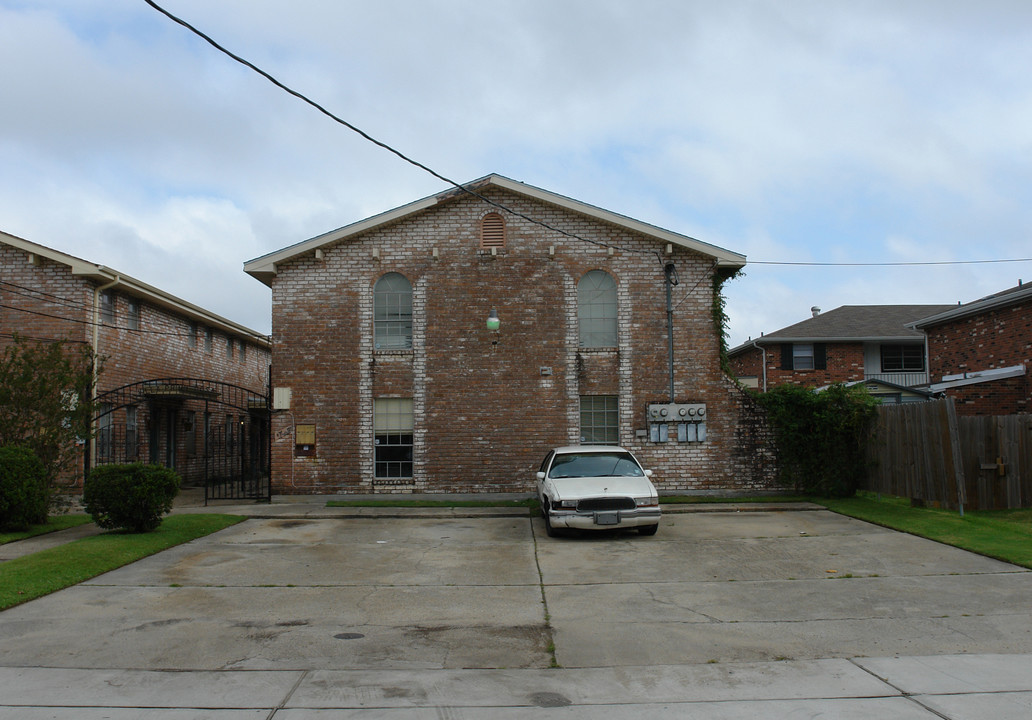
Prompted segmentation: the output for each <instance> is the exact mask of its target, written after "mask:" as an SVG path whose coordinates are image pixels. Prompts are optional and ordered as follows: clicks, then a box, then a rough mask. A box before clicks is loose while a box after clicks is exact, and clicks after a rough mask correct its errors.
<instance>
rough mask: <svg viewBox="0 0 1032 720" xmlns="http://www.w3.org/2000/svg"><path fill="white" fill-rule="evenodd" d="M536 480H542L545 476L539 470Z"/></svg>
mask: <svg viewBox="0 0 1032 720" xmlns="http://www.w3.org/2000/svg"><path fill="white" fill-rule="evenodd" d="M537 479H538V480H544V479H545V474H544V473H543V472H541V471H540V470H538V473H537Z"/></svg>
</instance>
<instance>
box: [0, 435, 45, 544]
mask: <svg viewBox="0 0 1032 720" xmlns="http://www.w3.org/2000/svg"><path fill="white" fill-rule="evenodd" d="M49 506H50V491H49V485H48V483H47V471H46V468H45V467H44V466H43V463H42V462H41V461H40V459H39V458H38V457H36V453H34V452H32V451H31V450H29V449H28V448H24V447H17V446H8V447H2V448H0V529H5V530H23V529H25V528H27V527H28V526H29V525H42V524H43V523H45V522H46V521H47V508H48V507H49Z"/></svg>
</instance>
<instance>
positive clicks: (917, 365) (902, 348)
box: [881, 345, 924, 372]
mask: <svg viewBox="0 0 1032 720" xmlns="http://www.w3.org/2000/svg"><path fill="white" fill-rule="evenodd" d="M881 356H882V372H921V371H923V370H924V348H923V347H922V346H921V345H882V346H881Z"/></svg>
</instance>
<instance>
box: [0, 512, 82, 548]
mask: <svg viewBox="0 0 1032 720" xmlns="http://www.w3.org/2000/svg"><path fill="white" fill-rule="evenodd" d="M88 522H93V521H92V520H91V519H90V516H89V515H51V516H50V517H49V518H47V522H46V524H45V525H33V526H32V527H30V528H29V529H28V530H19V531H17V532H0V545H3V544H4V543H9V542H14V541H15V540H24V539H26V538H30V537H35V536H37V535H46V534H47V533H52V532H57V531H58V530H67V529H68V528H70V527H76V526H77V525H85V524H86V523H88Z"/></svg>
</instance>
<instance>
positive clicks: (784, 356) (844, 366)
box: [728, 305, 952, 402]
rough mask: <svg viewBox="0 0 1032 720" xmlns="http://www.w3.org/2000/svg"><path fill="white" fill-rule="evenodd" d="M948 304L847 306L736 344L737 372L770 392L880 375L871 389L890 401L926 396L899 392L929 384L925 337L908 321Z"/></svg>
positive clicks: (732, 358)
mask: <svg viewBox="0 0 1032 720" xmlns="http://www.w3.org/2000/svg"><path fill="white" fill-rule="evenodd" d="M949 307H952V306H950V305H844V306H843V307H840V308H836V309H835V310H831V311H830V312H826V313H821V312H820V309H819V308H812V312H813V317H811V318H810V319H808V320H804V321H802V322H799V323H796V324H795V325H790V326H788V327H786V328H783V329H781V330H778V331H776V332H772V333H769V334H767V335H763V336H761V337H759V338H757V339H756V340H750V341H749V342H746V343H743V344H742V345H739V346H738V347H736V348H734V349H732V350H731V351H730V352H729V353H728V356H729V358H730V362H731V368H732V370H733V371H734V373H735V375H736V377H738V379H739V380H740V381H742V382H743V383H744V384H746V385H749V386H752V387H755V388H758V389H760V390H762V391H766V390H767V389H769V388H772V387H774V386H776V385H780V384H782V383H793V384H796V385H807V386H811V387H821V386H824V385H830V384H832V383H837V382H855V381H864V380H877V381H881V383H882V384H880V385H878V386H877V389H876V390H874V391H873V392H874V393H875V394H878V395H879V396H881V397H882V398H883V399H884V401H886V402H900V401H903V402H906V401H910V400H920V399H923V397H922V396H920V395H915V394H908V393H905V392H898V391H897V390H896V389H895V388H893V387H892V386H893V385H896V386H900V387H902V388H907V387H913V386H918V385H926V384H927V383H928V364H927V362H926V355H925V346H924V336H923V335H922V334H921V333H920V332H918V331H917V330H914V329H913V328H910V327H907V326H906V324H907V323H908V322H911V321H913V320H916V319H919V318H921V317H924V316H926V315H931V314H933V313H937V312H942V311H943V310H946V309H947V308H949Z"/></svg>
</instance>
